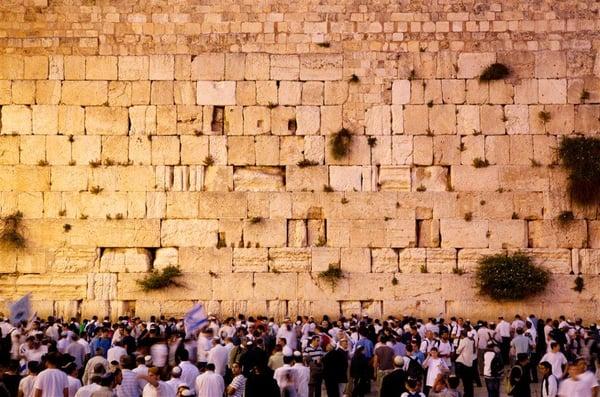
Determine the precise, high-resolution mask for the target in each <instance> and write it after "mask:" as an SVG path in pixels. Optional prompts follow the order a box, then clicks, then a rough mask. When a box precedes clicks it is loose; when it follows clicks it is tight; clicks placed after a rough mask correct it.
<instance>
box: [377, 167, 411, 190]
mask: <svg viewBox="0 0 600 397" xmlns="http://www.w3.org/2000/svg"><path fill="white" fill-rule="evenodd" d="M379 186H380V188H381V190H382V191H385V190H391V191H404V192H408V191H410V188H411V181H410V167H389V166H382V167H381V168H380V170H379Z"/></svg>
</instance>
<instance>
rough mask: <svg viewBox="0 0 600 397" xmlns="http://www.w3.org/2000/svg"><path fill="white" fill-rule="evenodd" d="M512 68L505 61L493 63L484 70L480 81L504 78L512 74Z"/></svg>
mask: <svg viewBox="0 0 600 397" xmlns="http://www.w3.org/2000/svg"><path fill="white" fill-rule="evenodd" d="M510 74H511V70H510V68H509V67H508V66H506V65H504V64H503V63H499V62H496V63H492V64H491V65H489V66H488V67H486V68H485V69H484V70H483V72H481V74H480V75H479V81H481V82H484V81H493V80H502V79H505V78H507V77H508V76H510Z"/></svg>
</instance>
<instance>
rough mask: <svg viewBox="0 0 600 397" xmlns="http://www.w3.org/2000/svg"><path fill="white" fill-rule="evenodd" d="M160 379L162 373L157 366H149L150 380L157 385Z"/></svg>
mask: <svg viewBox="0 0 600 397" xmlns="http://www.w3.org/2000/svg"><path fill="white" fill-rule="evenodd" d="M159 380H160V375H159V371H158V368H157V367H150V368H148V382H149V383H151V384H153V385H156V384H158V381H159Z"/></svg>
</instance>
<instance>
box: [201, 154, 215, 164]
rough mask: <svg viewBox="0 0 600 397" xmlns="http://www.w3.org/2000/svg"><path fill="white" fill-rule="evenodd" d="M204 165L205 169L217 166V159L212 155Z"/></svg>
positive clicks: (206, 158) (207, 157) (205, 160)
mask: <svg viewBox="0 0 600 397" xmlns="http://www.w3.org/2000/svg"><path fill="white" fill-rule="evenodd" d="M203 164H204V166H205V167H210V166H211V165H215V158H214V157H213V156H211V155H210V154H209V155H208V156H206V157H205V158H204V161H203Z"/></svg>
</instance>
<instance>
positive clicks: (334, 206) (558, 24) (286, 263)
mask: <svg viewBox="0 0 600 397" xmlns="http://www.w3.org/2000/svg"><path fill="white" fill-rule="evenodd" d="M5 3H6V2H5ZM88 3H90V2H86V1H83V0H74V1H66V0H56V1H52V2H48V1H44V0H41V1H24V0H15V1H12V2H8V3H6V4H1V5H0V14H1V15H2V16H3V18H4V20H7V21H18V23H6V24H3V25H2V27H0V37H1V38H2V39H1V40H0V126H1V127H0V215H2V216H6V215H7V214H10V213H12V212H14V211H17V210H20V211H22V212H23V214H24V218H25V219H24V225H25V229H24V233H25V237H26V238H27V241H28V249H27V250H26V251H24V252H16V251H11V250H8V249H6V248H4V247H2V248H0V272H1V273H2V274H4V275H5V276H4V277H2V278H0V291H2V292H3V297H2V301H3V302H5V301H7V300H10V299H14V298H15V297H17V296H18V295H20V294H22V293H25V292H29V291H32V292H33V300H34V308H35V310H37V311H38V313H39V314H40V315H47V314H54V315H64V316H70V315H72V314H75V313H81V314H82V315H84V316H90V315H94V314H96V315H110V316H113V317H115V316H118V315H124V314H129V315H131V314H134V313H135V314H137V315H141V316H147V315H150V314H158V313H159V312H160V313H162V314H166V315H179V314H181V313H182V312H183V311H185V309H186V308H187V307H188V306H190V305H192V304H193V303H194V301H196V300H201V301H202V302H204V303H205V304H206V305H207V307H208V308H209V309H210V311H213V312H215V313H220V314H237V313H238V312H240V311H244V312H246V313H248V314H259V313H261V314H267V315H272V316H275V317H283V316H285V315H296V314H315V315H320V314H330V315H338V314H340V313H344V314H352V313H354V312H364V313H371V314H373V315H378V316H379V315H388V314H399V313H401V312H413V313H415V314H419V315H424V316H427V315H437V314H438V313H439V312H444V313H445V314H452V315H463V316H467V317H470V318H479V317H481V318H484V317H495V316H497V315H498V314H501V313H503V314H505V315H507V314H510V315H513V314H514V313H515V312H517V311H522V312H523V313H524V314H528V313H529V312H532V311H533V312H535V311H537V312H541V311H543V312H544V313H545V315H553V314H560V313H561V312H566V313H572V312H573V310H572V307H571V305H572V304H573V303H577V305H578V307H579V308H581V313H577V314H578V315H582V316H583V317H586V316H587V315H588V314H587V313H597V312H598V310H599V306H598V305H599V304H598V302H599V300H598V296H597V295H598V291H599V290H600V277H599V272H600V269H599V267H598V263H599V258H600V254H598V251H599V249H600V220H599V219H598V216H599V214H598V211H597V208H595V207H594V206H581V205H578V204H576V203H574V202H572V200H571V199H570V198H569V195H568V193H567V190H566V189H567V185H568V179H567V175H566V173H565V172H564V170H562V168H561V167H560V165H559V166H556V164H560V162H559V159H557V158H556V153H555V151H554V149H553V148H554V147H556V146H557V144H558V143H559V142H560V139H561V138H562V137H563V136H564V135H569V134H573V133H579V134H586V135H596V133H597V131H599V130H600V121H599V117H600V106H599V104H600V57H599V56H598V54H597V53H596V51H595V49H596V47H597V42H598V38H599V33H598V29H597V24H595V23H594V21H596V20H597V15H596V14H595V10H594V8H593V7H589V4H583V3H582V2H580V3H582V4H576V3H573V4H571V3H569V4H565V5H564V6H562V7H559V8H556V7H555V8H551V7H550V5H549V2H541V3H540V2H534V1H532V0H527V1H522V2H517V1H506V2H497V3H493V4H492V3H490V4H487V3H485V2H484V3H482V4H478V3H477V4H476V3H474V2H472V1H467V2H466V3H465V2H460V1H457V0H450V1H446V2H434V1H430V0H427V1H424V2H420V3H419V2H416V3H415V2H391V1H388V0H385V1H384V2H383V3H382V4H379V3H378V4H371V3H372V2H371V3H370V2H366V3H365V2H363V3H360V4H359V3H356V2H350V1H346V2H343V4H338V3H335V4H334V2H332V1H329V0H326V1H325V2H324V3H318V4H317V2H315V1H312V0H311V1H309V3H302V2H295V3H294V2H285V3H284V2H280V1H276V2H275V3H276V4H274V6H273V10H275V9H276V10H277V11H276V12H275V11H273V10H269V11H266V10H265V9H264V7H263V8H261V7H258V6H256V5H252V4H250V5H248V4H246V5H245V8H244V9H243V10H241V9H240V7H239V4H237V3H235V2H232V1H226V2H225V3H219V4H202V5H200V4H195V3H193V2H190V1H187V0H169V1H168V2H167V3H168V6H166V5H165V4H162V3H161V4H158V3H157V2H139V1H138V2H134V3H135V6H134V7H133V8H131V7H126V6H124V5H121V4H116V3H115V4H112V3H111V7H110V9H109V8H107V7H96V6H90V4H88ZM163 3H164V2H163ZM133 9H135V14H133V13H131V12H132V11H131V10H133ZM312 9H319V10H320V11H319V13H317V14H315V13H309V11H307V10H312ZM382 9H383V10H385V12H384V13H382V12H381V10H382ZM67 15H68V16H70V17H69V18H67V17H66V16H67ZM374 15H376V17H374ZM82 21H83V22H82ZM192 21H193V23H192ZM174 26H175V27H174ZM48 32H50V33H48ZM318 43H321V44H320V45H319V44H318ZM493 62H501V63H504V64H506V65H507V66H509V67H510V68H511V69H512V72H513V73H512V75H511V76H510V78H508V79H504V80H500V81H492V82H480V81H479V80H478V77H479V75H480V74H481V72H482V70H483V69H484V68H485V67H486V66H487V65H489V64H491V63H493ZM353 74H355V75H356V76H358V77H359V81H353V79H350V77H351V75H353ZM583 90H586V91H588V92H589V98H587V99H585V100H583V99H582V97H581V93H582V92H583ZM542 111H545V112H548V113H549V114H550V116H551V117H550V120H549V121H547V122H543V121H542V120H541V118H540V112H542ZM342 128H346V129H347V130H348V131H349V132H350V133H351V134H352V137H353V139H352V142H351V143H350V145H349V154H348V155H347V156H341V157H340V158H336V156H333V155H332V151H331V142H332V141H333V134H336V133H338V132H339V131H340V130H341V129H342ZM477 160H482V161H483V160H487V161H488V162H489V166H487V167H482V168H475V167H474V166H473V164H474V161H477ZM562 211H573V213H574V215H575V220H574V221H572V222H569V223H567V224H561V223H559V222H558V221H557V220H556V217H557V216H558V215H559V214H560V213H561V212H562ZM67 224H68V225H70V226H71V229H70V230H68V231H67V230H66V229H65V227H66V225H67ZM506 250H509V251H511V252H512V251H514V250H522V251H525V252H527V253H529V254H530V255H531V256H532V258H533V260H534V261H535V262H536V263H539V264H540V265H542V266H545V267H547V268H548V269H550V270H551V272H552V274H553V279H552V284H551V286H550V287H549V289H548V291H546V292H545V293H544V294H543V295H541V296H540V297H539V298H536V300H535V301H530V302H524V303H502V304H500V303H494V302H489V301H487V300H482V299H481V298H480V297H479V296H477V295H476V294H475V288H474V284H473V280H472V275H473V274H472V273H473V272H474V269H475V268H476V266H477V261H478V260H479V259H480V258H481V257H482V255H489V254H494V253H499V252H505V251H506ZM168 265H177V266H179V267H180V268H181V269H182V271H183V272H184V273H185V276H184V277H183V278H182V282H183V283H184V284H185V286H186V287H185V288H183V289H181V290H175V289H174V290H172V291H171V290H164V291H154V292H149V293H142V292H141V291H140V290H139V286H138V285H137V282H136V281H137V280H139V279H140V278H142V277H143V276H144V274H145V273H146V272H148V271H150V270H152V269H160V268H164V267H165V266H168ZM329 266H339V267H340V268H341V269H342V271H343V272H344V278H343V279H341V280H339V282H338V284H337V286H335V287H334V288H332V286H331V285H329V284H327V283H326V282H324V281H323V280H322V279H321V278H319V276H318V275H319V273H320V272H322V271H325V270H327V269H328V267H329ZM457 268H458V269H462V270H464V271H466V274H465V275H463V276H462V278H461V277H460V276H458V275H454V274H451V273H452V272H453V269H457ZM425 272H427V274H425ZM571 272H573V273H574V274H578V273H581V274H583V275H584V277H585V285H586V289H585V290H584V292H583V293H582V294H581V295H579V294H576V293H574V292H573V291H572V290H571V289H570V288H564V285H571V284H572V280H573V278H574V277H575V276H574V275H572V274H571ZM422 273H423V274H422ZM392 280H395V281H394V282H393V283H392ZM594 320H597V319H594Z"/></svg>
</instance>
